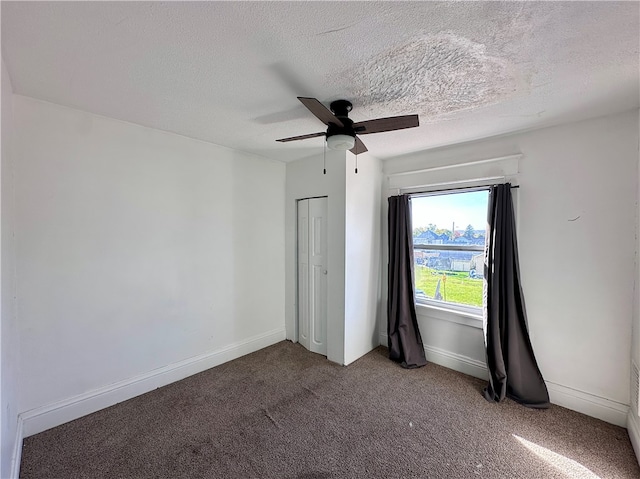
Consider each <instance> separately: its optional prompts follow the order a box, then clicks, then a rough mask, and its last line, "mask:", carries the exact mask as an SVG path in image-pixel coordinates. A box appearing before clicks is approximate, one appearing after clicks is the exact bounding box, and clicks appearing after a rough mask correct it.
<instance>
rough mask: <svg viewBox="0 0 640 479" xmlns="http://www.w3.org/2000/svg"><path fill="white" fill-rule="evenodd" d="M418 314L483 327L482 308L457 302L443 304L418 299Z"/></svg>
mask: <svg viewBox="0 0 640 479" xmlns="http://www.w3.org/2000/svg"><path fill="white" fill-rule="evenodd" d="M415 305H416V314H417V315H418V316H429V317H431V318H436V319H441V320H443V321H450V322H452V323H458V324H462V325H465V326H471V327H473V328H478V329H482V323H483V319H482V308H474V307H472V306H464V305H457V304H451V303H449V304H447V305H446V306H445V305H441V304H439V303H438V304H436V302H435V301H429V300H424V299H420V300H418V299H416V301H415Z"/></svg>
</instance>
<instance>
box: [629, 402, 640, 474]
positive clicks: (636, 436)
mask: <svg viewBox="0 0 640 479" xmlns="http://www.w3.org/2000/svg"><path fill="white" fill-rule="evenodd" d="M627 432H628V433H629V439H631V445H632V446H633V450H634V451H635V453H636V459H637V460H638V464H640V424H639V423H638V419H636V416H635V414H633V412H631V411H629V414H628V416H627Z"/></svg>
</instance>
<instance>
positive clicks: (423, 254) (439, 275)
mask: <svg viewBox="0 0 640 479" xmlns="http://www.w3.org/2000/svg"><path fill="white" fill-rule="evenodd" d="M488 200H489V190H488V189H486V188H485V189H474V190H472V191H470V190H463V191H461V190H457V191H455V190H452V191H446V192H438V193H421V194H414V195H412V196H411V210H412V228H413V254H414V261H415V265H414V274H415V276H414V289H415V295H416V302H417V303H419V304H420V303H421V304H426V305H432V306H438V307H441V308H443V307H444V308H446V309H449V310H453V311H460V312H468V313H472V314H478V313H480V308H481V307H482V290H483V273H484V252H485V238H486V234H487V205H488Z"/></svg>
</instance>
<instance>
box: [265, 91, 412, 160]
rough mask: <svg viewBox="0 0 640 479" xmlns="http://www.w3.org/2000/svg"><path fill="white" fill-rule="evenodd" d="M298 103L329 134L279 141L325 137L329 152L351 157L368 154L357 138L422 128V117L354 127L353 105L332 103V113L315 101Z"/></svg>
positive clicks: (409, 116)
mask: <svg viewBox="0 0 640 479" xmlns="http://www.w3.org/2000/svg"><path fill="white" fill-rule="evenodd" d="M298 100H300V101H301V102H302V104H303V105H304V106H306V107H307V109H308V110H309V111H310V112H311V113H313V114H314V115H315V116H316V117H317V118H318V119H319V120H320V121H321V122H322V123H324V124H325V125H327V127H328V128H327V131H326V132H319V133H310V134H308V135H301V136H292V137H290V138H281V139H279V140H276V141H280V142H287V141H295V140H306V139H307V138H315V137H318V136H325V137H326V138H327V146H328V147H329V148H331V149H334V150H349V151H351V153H353V154H355V155H358V154H360V153H364V152H365V151H368V150H367V147H366V146H364V143H362V141H361V140H360V138H358V136H357V135H368V134H369V133H382V132H384V131H393V130H403V129H405V128H414V127H416V126H419V125H420V123H419V121H418V115H404V116H392V117H388V118H376V119H375V120H367V121H359V122H358V123H354V122H353V121H352V120H351V119H350V118H349V112H350V111H351V109H352V108H353V105H352V104H351V102H349V101H347V100H336V101H334V102H332V103H331V105H329V108H330V109H331V110H329V109H327V107H326V106H324V105H323V104H322V103H320V102H319V101H318V100H316V99H315V98H304V97H298Z"/></svg>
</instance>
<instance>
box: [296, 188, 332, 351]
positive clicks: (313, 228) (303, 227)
mask: <svg viewBox="0 0 640 479" xmlns="http://www.w3.org/2000/svg"><path fill="white" fill-rule="evenodd" d="M298 336H299V341H300V344H302V345H303V346H304V347H305V348H307V349H308V350H309V351H313V352H315V353H319V354H323V355H325V356H326V354H327V198H312V199H309V200H301V201H299V202H298Z"/></svg>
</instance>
